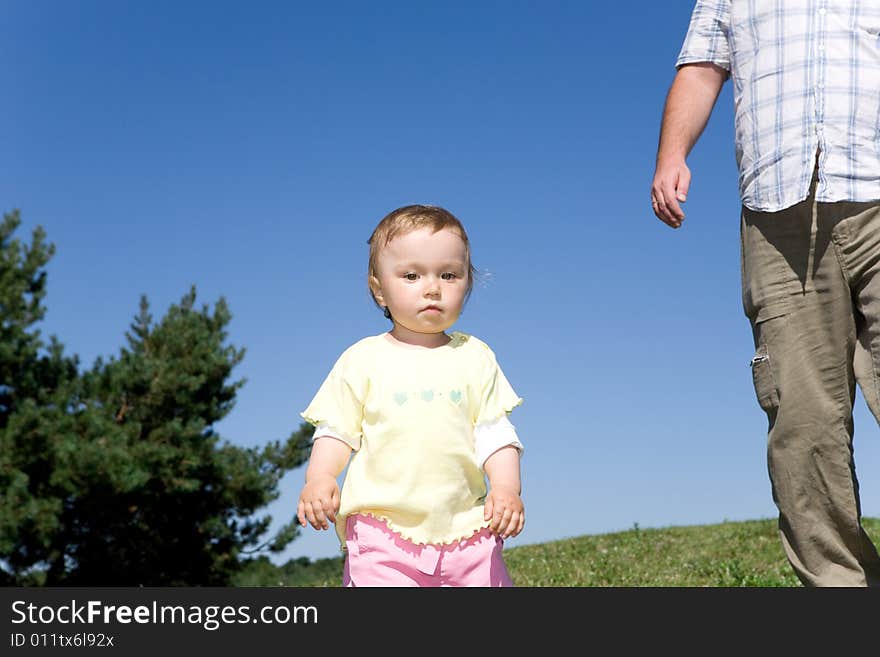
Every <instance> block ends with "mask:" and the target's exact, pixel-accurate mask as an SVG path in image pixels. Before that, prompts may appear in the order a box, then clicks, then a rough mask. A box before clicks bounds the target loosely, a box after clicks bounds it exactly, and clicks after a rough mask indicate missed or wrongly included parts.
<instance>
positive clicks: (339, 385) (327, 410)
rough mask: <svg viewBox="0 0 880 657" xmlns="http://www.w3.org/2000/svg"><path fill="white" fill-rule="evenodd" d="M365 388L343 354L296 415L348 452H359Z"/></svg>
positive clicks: (353, 363) (353, 364) (360, 374)
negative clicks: (320, 429)
mask: <svg viewBox="0 0 880 657" xmlns="http://www.w3.org/2000/svg"><path fill="white" fill-rule="evenodd" d="M366 388H367V379H366V374H365V372H364V370H363V368H362V367H359V366H358V364H357V358H355V357H353V355H352V353H351V350H347V351H346V352H345V353H343V354H342V356H340V357H339V360H337V361H336V363H335V364H334V365H333V369H332V370H330V374H328V375H327V378H326V379H324V382H323V383H322V384H321V387H320V388H319V389H318V392H317V393H316V394H315V397H314V398H313V399H312V401H311V403H310V404H309V405H308V407H307V408H306V410H304V411H303V412H302V413H300V415H302V417H303V418H304V419H305V420H306V421H307V422H310V423H311V424H313V425H315V426H316V427H321V428H322V429H323V430H329V431H330V432H332V436H333V437H334V438H338V439H339V440H342V441H343V442H345V443H347V444H348V445H350V446H351V448H352V449H355V450H357V449H360V446H361V437H362V428H361V427H362V424H363V419H364V397H365V392H366Z"/></svg>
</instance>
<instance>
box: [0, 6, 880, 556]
mask: <svg viewBox="0 0 880 657" xmlns="http://www.w3.org/2000/svg"><path fill="white" fill-rule="evenodd" d="M692 6H693V3H692V2H690V1H684V0H673V1H664V2H656V1H653V0H651V1H649V0H643V1H638V0H637V1H636V2H627V3H623V2H613V3H586V2H574V1H572V2H556V1H551V0H548V1H544V2H540V3H539V2H521V1H506V2H501V1H499V2H479V1H473V2H459V1H449V0H446V1H443V2H414V3H402V2H382V1H377V2H372V3H365V2H348V1H343V2H334V3H330V4H324V5H322V4H321V3H313V2H309V3H306V2H293V1H291V2H248V3H242V2H211V3H208V2H177V1H175V2H170V1H165V0H163V1H153V2H149V3H144V2H141V3H131V2H125V3H123V2H116V1H113V0H82V1H80V2H66V1H63V0H55V1H49V0H5V1H4V2H3V3H2V5H0V88H2V89H3V96H4V99H3V102H2V104H0V153H2V157H0V201H2V209H3V210H4V211H9V210H11V209H13V208H20V209H21V211H22V217H23V220H24V224H23V227H22V229H21V230H20V232H19V236H20V237H24V236H27V235H28V234H29V233H30V231H31V230H32V229H33V228H34V227H35V226H36V225H38V224H40V225H42V226H44V227H45V228H46V230H47V231H48V235H49V239H50V240H51V241H53V242H54V243H55V244H56V246H57V255H56V257H55V258H54V260H53V261H52V262H51V263H50V266H49V295H48V300H47V304H48V308H49V313H48V316H47V319H46V321H45V326H44V331H45V333H46V334H52V333H54V334H56V335H58V336H59V338H60V339H61V340H62V342H64V343H65V345H66V348H67V351H68V352H72V353H76V354H79V355H80V357H81V358H82V361H83V363H84V365H90V364H91V363H92V362H93V361H94V359H95V358H96V357H98V356H102V355H103V356H109V355H113V354H116V353H118V350H119V349H120V347H121V346H122V345H123V343H124V333H125V331H126V330H127V328H128V325H129V323H130V321H131V319H132V317H133V316H134V315H135V313H136V312H137V305H138V298H139V296H140V295H141V294H142V293H143V294H146V295H147V296H148V297H149V298H150V300H151V303H152V308H153V314H154V316H156V317H159V316H161V315H162V314H164V312H165V310H166V309H167V307H168V305H169V304H170V303H172V302H175V301H177V300H179V298H180V297H181V296H182V295H183V294H184V293H185V292H186V291H187V290H188V289H189V287H190V285H191V284H195V285H196V286H197V288H198V292H199V299H200V300H201V301H202V302H205V303H213V302H214V301H216V300H217V299H218V298H219V297H220V296H221V295H222V296H224V297H226V299H227V300H228V302H229V304H230V307H231V310H232V312H233V314H234V318H233V321H232V323H231V325H230V342H231V343H233V344H235V345H237V346H244V347H246V348H247V355H246V357H245V360H244V362H243V363H242V364H241V365H240V366H239V367H238V368H237V370H236V371H235V374H236V375H237V376H238V377H245V378H246V379H247V384H246V386H245V387H244V389H243V390H242V391H241V393H240V395H239V399H238V403H237V406H236V408H235V409H234V410H233V412H232V413H231V415H230V416H229V417H228V419H226V420H224V421H223V423H222V424H221V425H220V426H219V427H218V429H219V431H220V433H221V434H222V435H223V436H224V437H225V438H226V439H228V440H229V441H231V442H233V443H235V444H239V445H244V446H252V445H262V444H264V443H265V442H267V441H269V440H273V439H280V438H284V437H286V436H287V435H288V434H289V433H290V431H291V430H293V429H294V428H296V427H297V426H298V423H299V421H300V418H299V411H300V410H302V409H303V408H304V407H305V406H306V404H307V403H308V401H309V400H310V399H311V397H312V395H313V394H314V392H315V391H316V389H317V387H318V385H319V384H320V383H321V381H322V380H323V378H324V376H325V375H326V373H327V372H328V370H329V368H330V366H331V365H332V363H333V362H334V360H335V359H336V357H337V356H338V355H339V353H340V352H341V351H342V350H343V349H344V348H345V347H347V346H348V345H349V344H351V343H352V342H354V341H356V340H358V339H359V338H361V337H364V336H366V335H371V334H376V333H380V332H382V331H383V330H385V329H386V320H385V319H384V318H383V317H382V316H381V314H380V313H379V312H378V311H377V310H376V309H375V308H374V307H373V306H372V304H371V302H370V300H369V298H368V296H367V292H366V284H365V280H364V271H365V268H366V258H367V247H366V239H367V237H368V236H369V234H370V232H371V231H372V228H373V227H374V225H375V224H376V222H377V221H378V220H379V219H380V218H381V217H382V216H383V215H384V214H385V213H387V212H388V211H390V210H392V209H394V208H396V207H398V206H401V205H405V204H409V203H416V202H418V203H432V204H439V205H443V206H445V207H447V208H448V209H450V210H451V211H452V212H454V213H455V214H457V215H458V216H459V217H460V218H461V219H462V221H463V222H464V223H465V225H466V227H467V228H468V231H469V233H470V238H471V240H472V246H473V254H474V261H475V264H476V265H477V267H478V268H479V269H480V270H481V271H482V272H483V275H482V278H481V282H480V283H478V285H477V286H476V289H475V291H474V293H473V296H472V297H471V300H470V302H469V304H468V305H467V306H466V308H465V312H464V314H463V315H462V317H461V319H460V321H459V323H458V324H457V326H456V328H458V329H459V330H463V331H466V332H470V333H473V334H475V335H477V336H479V337H481V338H482V339H484V340H486V341H487V342H488V343H489V344H490V345H491V346H492V347H493V349H494V350H495V352H496V354H497V356H498V359H499V361H500V363H501V365H502V367H503V368H504V370H505V373H506V374H507V376H508V378H509V379H510V381H511V383H512V384H513V386H514V387H515V389H516V391H517V392H518V393H519V394H520V395H521V396H522V397H523V398H524V400H525V402H524V404H523V405H522V406H521V407H519V408H518V409H516V410H515V411H514V412H513V414H512V416H511V419H512V420H513V422H514V424H515V425H516V426H517V429H518V431H519V433H520V436H521V437H522V439H523V441H524V443H525V444H526V452H525V455H524V459H523V464H522V467H523V483H524V495H523V497H524V500H525V503H526V509H527V522H526V528H525V531H524V532H523V533H522V534H521V535H520V536H519V537H518V538H516V539H513V540H512V541H510V542H509V543H508V545H509V546H516V545H525V544H530V543H539V542H545V541H549V540H553V539H558V538H563V537H568V536H578V535H583V534H595V533H605V532H611V531H616V530H624V529H628V528H631V527H632V526H633V524H634V523H638V524H639V526H641V527H664V526H670V525H688V524H703V523H715V522H721V521H723V520H725V519H727V520H746V519H757V518H768V517H775V508H774V506H773V503H772V500H771V496H770V486H769V482H768V479H767V474H766V465H765V444H766V436H765V432H766V419H765V417H764V415H763V413H762V412H761V410H760V409H759V407H758V405H757V402H756V401H755V399H754V393H753V389H752V383H751V373H750V370H749V367H748V363H749V360H750V358H751V356H752V352H753V348H752V342H751V332H750V329H749V326H748V322H747V320H746V318H745V317H744V316H743V314H742V308H741V301H740V299H741V296H740V274H739V232H738V231H739V224H738V221H739V219H738V212H739V200H738V196H737V189H736V170H735V164H734V151H733V130H732V106H731V105H732V101H731V94H730V88H729V85H726V87H725V89H724V91H723V92H722V96H721V98H720V99H719V103H718V105H717V107H716V109H715V112H714V114H713V116H712V119H711V121H710V123H709V126H708V127H707V130H706V132H705V134H704V135H703V137H702V139H701V141H700V142H699V143H698V145H697V147H696V148H695V150H694V152H693V153H692V154H691V157H690V158H689V164H690V166H691V169H692V171H693V173H694V180H693V184H692V187H691V193H690V199H689V201H688V203H687V204H686V208H685V209H686V212H687V219H686V221H685V224H684V227H683V228H682V229H681V230H679V231H673V230H671V229H669V228H667V227H666V226H665V225H664V224H661V223H660V221H658V220H657V219H656V218H654V216H653V214H652V213H651V208H650V201H649V186H650V181H651V177H652V174H653V163H654V155H655V151H656V143H657V135H658V129H659V121H660V114H661V110H662V104H663V100H664V97H665V94H666V90H667V89H668V86H669V83H670V81H671V80H672V76H673V74H674V67H673V64H674V60H675V57H676V55H677V53H678V50H679V48H680V46H681V41H682V38H683V37H684V34H685V30H686V27H687V23H688V18H689V15H690V11H691V8H692ZM858 404H859V405H858V410H857V413H856V431H857V434H856V463H857V466H858V471H859V473H860V474H861V483H862V495H863V511H864V513H865V514H866V515H873V516H878V515H880V436H878V433H880V432H878V429H877V426H876V424H875V422H874V420H873V419H872V418H871V417H870V415H869V414H868V412H867V411H866V410H865V408H864V404H863V402H862V401H861V399H860V400H859V401H858ZM303 472H304V469H300V470H297V471H294V472H292V473H290V474H289V475H288V476H287V477H286V478H285V480H284V482H283V487H282V497H281V498H280V500H279V501H278V502H277V503H275V504H273V505H272V506H271V507H270V508H269V512H270V513H271V514H272V516H273V518H275V519H276V520H278V521H280V520H281V519H282V518H286V517H288V516H290V515H291V514H293V513H294V508H295V503H296V498H297V494H298V491H299V488H300V486H301V484H302V477H303ZM336 554H338V552H337V544H336V541H335V539H334V537H333V535H332V533H329V532H327V533H318V532H315V531H314V530H312V529H311V528H309V529H308V530H306V531H303V532H302V534H301V536H300V537H299V538H298V539H297V540H296V541H294V542H293V543H292V544H291V546H290V548H289V549H288V550H287V551H286V552H285V553H284V554H283V555H281V557H280V558H279V559H278V560H286V559H287V558H290V557H297V556H303V555H305V556H309V557H312V558H317V557H326V556H335V555H336Z"/></svg>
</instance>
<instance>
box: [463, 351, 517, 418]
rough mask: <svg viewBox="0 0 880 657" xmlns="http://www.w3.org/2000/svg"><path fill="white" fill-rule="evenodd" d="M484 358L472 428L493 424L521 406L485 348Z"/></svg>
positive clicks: (492, 355)
mask: <svg viewBox="0 0 880 657" xmlns="http://www.w3.org/2000/svg"><path fill="white" fill-rule="evenodd" d="M484 348H485V353H484V354H483V355H484V356H485V357H486V358H485V362H484V367H483V372H482V382H481V387H480V399H479V406H478V408H477V412H476V416H475V417H474V418H473V419H474V426H478V425H480V424H487V423H489V422H494V421H495V420H497V419H498V418H500V417H503V416H506V415H507V414H508V413H510V411H512V410H513V409H514V408H516V407H517V406H519V405H520V404H522V401H523V400H522V398H521V397H520V396H519V395H517V394H516V393H515V392H514V391H513V388H512V387H511V385H510V383H509V382H508V381H507V377H505V376H504V372H502V371H501V367H500V366H499V365H498V361H497V360H496V359H495V354H494V353H493V352H492V350H491V349H490V348H489V347H488V346H485V345H484Z"/></svg>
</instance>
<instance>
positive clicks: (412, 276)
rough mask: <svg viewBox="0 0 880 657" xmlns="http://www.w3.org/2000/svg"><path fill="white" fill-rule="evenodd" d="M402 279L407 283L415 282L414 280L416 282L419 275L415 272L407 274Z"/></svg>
mask: <svg viewBox="0 0 880 657" xmlns="http://www.w3.org/2000/svg"><path fill="white" fill-rule="evenodd" d="M403 277H404V278H405V279H406V280H408V281H415V280H418V278H419V275H418V274H416V273H415V272H407V273H406V274H404V275H403Z"/></svg>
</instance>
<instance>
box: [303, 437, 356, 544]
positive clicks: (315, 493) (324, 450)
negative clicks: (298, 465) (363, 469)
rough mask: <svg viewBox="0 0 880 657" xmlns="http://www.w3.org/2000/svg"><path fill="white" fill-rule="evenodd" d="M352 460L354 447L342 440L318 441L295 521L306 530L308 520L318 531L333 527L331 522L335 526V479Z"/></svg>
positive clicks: (337, 505) (337, 497) (321, 439)
mask: <svg viewBox="0 0 880 657" xmlns="http://www.w3.org/2000/svg"><path fill="white" fill-rule="evenodd" d="M349 456H351V447H350V446H348V445H347V444H346V443H344V442H342V441H341V440H337V439H336V438H331V437H329V436H323V437H319V438H317V439H316V440H315V442H314V444H313V445H312V453H311V455H310V456H309V467H308V468H307V469H306V483H305V485H304V486H303V489H302V492H301V493H300V494H299V503H298V504H297V505H296V517H297V518H298V519H299V524H301V525H302V526H303V527H305V526H306V520H308V522H309V524H311V526H312V527H314V528H315V529H327V528H328V527H330V525H329V523H328V520H329V521H330V522H333V523H335V522H336V512H337V511H339V485H338V484H337V483H336V477H338V476H339V474H340V473H341V472H342V471H343V470H344V469H345V466H346V464H347V463H348V458H349Z"/></svg>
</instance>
